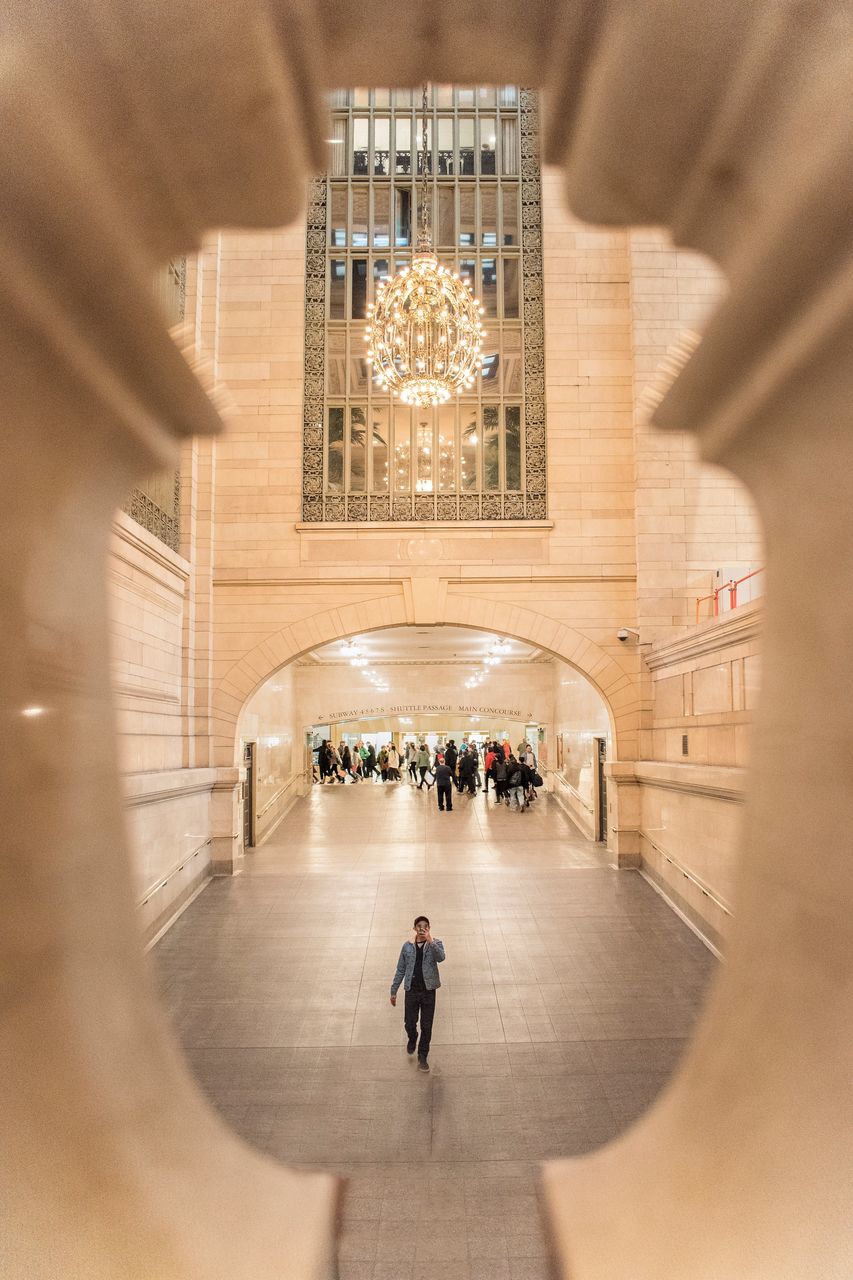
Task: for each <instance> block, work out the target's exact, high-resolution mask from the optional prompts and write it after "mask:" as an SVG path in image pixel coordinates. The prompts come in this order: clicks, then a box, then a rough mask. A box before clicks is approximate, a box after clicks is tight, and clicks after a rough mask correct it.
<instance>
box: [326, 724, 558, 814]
mask: <svg viewBox="0 0 853 1280" xmlns="http://www.w3.org/2000/svg"><path fill="white" fill-rule="evenodd" d="M405 777H407V778H408V780H409V782H410V783H411V785H413V786H416V787H417V788H418V790H419V791H423V790H427V791H431V790H432V788H433V787H435V789H436V797H437V800H438V808H439V809H440V810H441V811H442V812H444V811H447V812H451V811H452V809H453V794H454V791H455V792H456V793H457V794H458V795H463V794H464V795H469V796H474V795H476V794H477V792H478V791H480V790H482V791H483V794H484V795H485V796H488V794H489V783H490V782H491V784H492V794H493V796H494V801H495V803H496V804H506V805H507V806H508V807H509V808H510V809H513V810H515V811H516V812H519V813H523V812H524V810H525V809H527V808H529V807H530V805H531V803H532V802H533V801H534V800H535V799H536V791H537V789H538V788H539V787H541V786H542V777H541V775H540V774H539V772H538V770H537V767H536V755H535V753H534V751H533V748H532V747H531V745H530V743H529V742H520V743H519V744H518V746H517V748H516V750H515V751H513V750H512V747H511V746H510V744H509V742H508V741H506V740H504V741H503V742H487V743H482V744H481V743H477V742H465V741H463V742H462V743H460V745H459V746H458V747H457V746H456V743H455V741H454V740H453V738H451V739H450V740H449V741H448V742H447V744H446V745H440V746H437V747H436V748H435V749H434V750H430V748H429V747H428V746H427V744H426V742H423V741H422V742H420V743H415V742H407V743H406V745H405V747H404V748H403V750H402V753H401V752H400V751H398V749H397V747H396V746H395V744H394V743H393V742H389V743H387V744H386V745H385V746H382V747H380V748H379V750H378V752H377V750H376V748H375V747H374V746H373V744H372V743H369V742H368V743H365V742H357V743H356V744H355V746H354V747H352V748H350V746H349V745H348V744H347V743H345V742H341V743H340V745H339V746H337V747H336V746H335V744H334V743H333V742H330V741H328V740H327V739H324V740H323V742H322V744H321V746H320V748H319V750H318V752H317V770H316V775H315V780H316V781H317V782H320V783H326V784H331V785H334V784H335V783H339V784H340V783H346V781H347V780H348V779H349V780H351V781H352V782H366V781H370V780H374V781H375V780H376V779H379V780H380V781H381V782H386V783H387V782H401V781H403V780H404V778H405Z"/></svg>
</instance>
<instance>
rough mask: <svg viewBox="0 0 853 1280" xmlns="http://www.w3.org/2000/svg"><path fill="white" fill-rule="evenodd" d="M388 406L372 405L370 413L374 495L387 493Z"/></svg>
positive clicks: (372, 486)
mask: <svg viewBox="0 0 853 1280" xmlns="http://www.w3.org/2000/svg"><path fill="white" fill-rule="evenodd" d="M389 413H390V410H389V408H388V405H385V404H381V405H377V404H374V405H373V407H372V408H371V411H370V416H371V421H372V438H373V480H372V484H371V488H372V491H373V492H374V493H387V492H388V415H389Z"/></svg>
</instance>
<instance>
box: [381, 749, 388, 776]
mask: <svg viewBox="0 0 853 1280" xmlns="http://www.w3.org/2000/svg"><path fill="white" fill-rule="evenodd" d="M379 774H380V777H381V778H382V781H383V782H387V781H388V748H387V747H382V749H381V750H380V752H379Z"/></svg>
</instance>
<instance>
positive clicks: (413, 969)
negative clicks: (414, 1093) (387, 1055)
mask: <svg viewBox="0 0 853 1280" xmlns="http://www.w3.org/2000/svg"><path fill="white" fill-rule="evenodd" d="M414 929H415V932H414V936H413V937H412V939H411V940H410V941H408V942H404V943H403V946H402V948H401V949H400V959H399V960H398V961H397V971H396V973H395V974H394V978H393V980H392V982H391V1003H392V1004H393V1005H396V1003H397V991H398V989H399V987H400V983H401V982H402V983H403V986H404V988H405V991H406V1007H405V1015H404V1024H405V1027H406V1035H407V1036H408V1037H409V1042H408V1044H407V1045H406V1052H407V1053H409V1054H412V1053H414V1052H415V1049H416V1048H417V1051H418V1067H419V1068H420V1070H421V1071H429V1063H428V1062H427V1057H428V1055H429V1044H430V1040H431V1038H432V1022H433V1018H434V1017H435V993H436V991H437V990H438V988H439V987H440V986H441V979H440V978H439V976H438V966H439V965H440V964H441V962H442V960H443V959H444V943H443V942H442V941H441V939H440V938H434V937H433V936H432V934H431V932H430V927H429V920H428V919H427V917H426V916H417V917H416V918H415V924H414ZM418 1015H420V1020H421V1037H420V1042H419V1041H418Z"/></svg>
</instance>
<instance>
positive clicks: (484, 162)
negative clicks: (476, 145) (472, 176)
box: [480, 116, 498, 174]
mask: <svg viewBox="0 0 853 1280" xmlns="http://www.w3.org/2000/svg"><path fill="white" fill-rule="evenodd" d="M497 131H498V125H497V121H496V120H495V119H494V118H493V117H491V116H481V117H480V173H483V174H493V173H494V172H495V148H496V147H497V141H498V138H497Z"/></svg>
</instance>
